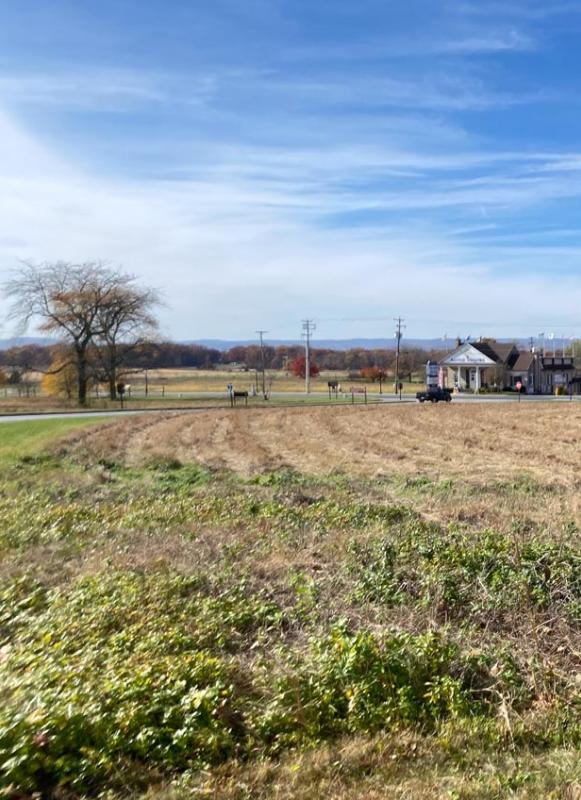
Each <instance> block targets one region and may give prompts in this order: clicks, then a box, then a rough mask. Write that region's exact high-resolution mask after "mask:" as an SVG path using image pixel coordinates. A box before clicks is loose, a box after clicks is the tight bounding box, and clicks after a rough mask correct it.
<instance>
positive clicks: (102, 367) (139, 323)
mask: <svg viewBox="0 0 581 800" xmlns="http://www.w3.org/2000/svg"><path fill="white" fill-rule="evenodd" d="M159 303H160V299H159V294H158V293H157V292H156V291H155V290H154V289H150V288H147V287H146V288H142V287H139V286H137V285H135V283H134V281H133V279H127V280H125V281H124V282H123V284H121V283H120V285H119V286H118V287H117V289H116V290H115V292H113V294H112V296H111V298H110V299H109V301H108V302H107V304H106V305H104V306H102V307H101V308H100V310H99V312H98V314H97V321H98V327H99V329H100V331H101V333H99V335H98V336H97V337H96V340H95V344H96V349H95V353H96V359H97V361H98V365H99V371H100V373H101V375H102V377H103V379H104V381H106V382H107V383H108V385H109V396H110V398H111V400H115V398H116V396H117V378H118V373H119V370H120V368H121V367H123V366H124V364H126V363H127V360H128V358H129V357H130V356H131V353H132V352H133V351H134V350H135V349H136V348H137V347H139V346H140V345H142V344H144V343H145V342H146V341H150V340H151V337H152V335H153V334H154V333H155V331H156V330H157V320H156V318H155V316H154V314H153V309H154V308H155V307H156V306H158V305H159Z"/></svg>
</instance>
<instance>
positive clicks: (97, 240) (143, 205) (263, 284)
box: [0, 119, 581, 338]
mask: <svg viewBox="0 0 581 800" xmlns="http://www.w3.org/2000/svg"><path fill="white" fill-rule="evenodd" d="M7 130H9V131H11V134H10V136H11V152H10V154H7V153H3V154H2V156H1V157H0V176H1V177H0V263H1V264H2V265H3V266H5V267H9V266H13V265H14V264H15V263H16V261H17V259H18V258H37V259H56V258H64V259H71V260H76V259H86V258H91V257H95V258H97V257H100V258H105V259H110V260H112V261H114V262H117V263H119V262H120V263H122V264H124V266H125V267H126V268H128V269H130V270H134V271H135V272H137V273H138V274H139V275H140V277H141V278H142V279H143V280H145V281H147V282H149V283H152V284H156V285H162V286H163V287H164V288H165V291H166V296H167V300H168V303H169V307H170V310H169V311H168V312H166V318H165V320H164V321H165V324H166V326H167V328H166V329H167V330H168V332H169V331H171V333H173V334H174V335H176V336H179V337H184V338H186V337H195V336H202V335H205V336H212V335H213V336H224V335H233V336H236V335H240V336H242V335H246V334H247V331H249V330H253V328H254V327H255V322H256V319H257V318H260V319H261V321H262V322H263V323H264V324H265V325H268V326H269V327H270V328H271V329H272V330H273V331H277V335H280V336H292V335H294V333H295V331H294V329H293V327H292V322H293V320H295V319H296V320H299V319H300V318H301V316H302V315H304V314H305V313H309V314H313V315H315V316H323V317H324V316H326V317H330V316H332V317H340V316H351V317H353V316H361V317H365V316H379V315H382V314H385V313H386V309H390V308H392V307H393V309H394V310H397V309H402V310H403V311H405V312H406V313H408V312H407V311H406V309H412V310H413V314H414V315H415V316H416V318H417V322H416V323H415V325H416V329H417V331H418V335H419V334H420V333H425V334H428V333H431V332H432V329H431V328H430V325H429V324H428V323H425V324H424V327H423V329H422V327H421V325H422V323H421V321H420V320H421V317H422V316H423V317H424V318H425V319H427V320H428V319H431V318H433V316H434V310H433V309H434V308H437V309H438V313H437V316H438V318H442V319H448V320H450V321H451V322H453V320H454V319H458V315H457V308H458V304H459V303H462V304H463V305H465V303H466V301H467V299H468V298H470V314H469V315H468V316H473V317H474V318H477V319H488V318H490V317H491V316H492V317H494V319H493V320H492V321H491V324H492V323H493V322H494V321H496V322H497V323H498V324H501V323H502V320H503V319H504V318H505V317H506V316H507V315H508V314H512V313H513V309H514V297H515V296H518V298H519V304H520V305H521V306H522V307H524V306H526V307H527V308H528V309H529V311H528V314H529V315H530V319H531V324H534V320H535V319H539V318H540V317H541V316H542V315H543V314H544V315H545V316H546V307H547V304H549V305H550V304H552V303H554V304H555V307H558V308H559V309H560V310H563V297H564V296H565V297H566V298H567V300H566V308H570V309H574V308H575V307H577V305H578V303H579V302H580V301H581V288H580V287H577V285H576V283H577V282H576V280H574V279H573V278H567V277H566V275H565V276H564V277H563V278H562V280H561V281H560V282H559V285H558V286H557V285H556V284H555V281H554V280H553V279H552V278H551V277H550V276H547V275H543V274H542V267H544V266H545V265H546V262H547V260H550V259H551V258H552V257H553V255H554V256H556V257H557V258H558V259H559V261H560V262H561V263H565V264H566V265H569V264H571V263H572V262H573V260H574V259H575V258H578V257H579V256H580V255H581V247H580V248H577V247H575V246H574V245H571V246H570V247H568V248H563V247H559V248H554V249H553V248H551V247H549V246H547V247H544V248H542V249H541V250H538V249H536V248H523V247H522V246H515V247H509V246H500V245H496V246H494V245H491V244H490V243H489V244H488V245H486V243H485V241H486V240H485V239H482V238H481V239H480V241H479V246H475V245H474V244H472V243H471V241H470V240H468V241H467V240H466V237H459V236H457V235H454V234H453V232H452V229H451V228H450V229H449V230H448V231H446V228H445V227H444V228H442V227H441V226H439V225H437V224H435V222H433V221H432V222H430V223H428V222H427V221H424V222H423V223H422V222H418V221H417V220H416V223H415V225H416V228H415V229H413V230H412V228H411V225H410V223H409V222H405V221H404V222H403V223H401V222H396V220H395V219H391V220H389V217H388V218H387V220H386V222H385V224H371V223H367V224H365V225H362V226H359V227H351V226H344V227H342V228H336V227H329V226H321V225H320V224H319V222H320V219H321V217H323V216H325V215H328V214H332V213H351V212H353V211H354V210H356V209H360V208H373V207H375V208H377V209H381V210H383V211H387V212H398V213H401V211H402V209H407V210H408V211H418V210H422V209H427V208H432V209H433V208H440V207H456V208H463V209H464V210H466V209H472V208H476V206H477V205H478V204H479V203H484V204H487V206H488V207H491V208H500V207H502V206H503V205H507V204H515V203H532V202H535V201H536V200H535V198H537V200H538V196H539V194H543V195H544V194H545V193H546V191H550V192H554V193H557V192H558V191H559V184H560V181H559V180H555V181H554V180H553V178H552V176H551V177H550V178H548V180H547V181H544V179H543V178H539V179H538V180H536V179H535V180H533V181H526V182H525V183H524V184H523V185H520V186H519V184H518V180H516V179H514V182H511V180H510V179H509V178H507V177H504V178H503V179H502V180H500V179H495V178H493V177H491V178H490V181H489V183H487V182H486V181H485V180H483V181H481V182H479V181H474V180H470V179H468V178H467V179H466V180H465V181H464V182H457V184H456V185H453V186H452V187H451V188H450V187H448V188H446V187H445V186H443V185H442V186H438V185H437V183H438V181H437V180H436V181H435V185H434V187H433V188H431V189H430V188H429V185H425V186H424V187H423V188H422V189H418V190H414V191H404V190H402V189H400V190H399V191H398V190H395V189H393V188H389V187H383V188H381V187H380V188H377V187H374V188H370V189H365V190H364V191H363V192H362V191H361V189H358V190H357V191H354V190H352V189H349V188H348V187H343V188H338V187H337V185H336V184H335V183H334V182H333V181H332V180H331V173H332V172H333V167H332V165H333V163H335V164H337V163H338V159H340V158H341V157H342V158H344V157H345V154H344V153H343V154H339V153H336V154H335V155H334V158H335V162H333V158H329V161H328V164H327V165H326V166H325V168H324V169H323V170H322V171H319V172H318V173H317V175H316V177H315V178H314V179H313V180H312V182H310V183H309V182H308V181H307V180H306V174H307V173H308V171H309V169H310V167H311V166H313V165H314V162H315V157H316V153H310V154H308V157H306V156H305V157H304V160H303V161H297V160H295V161H294V162H293V160H292V159H291V158H289V156H288V154H287V156H286V158H285V159H281V160H284V161H285V164H284V165H283V166H284V171H283V173H279V174H278V175H277V176H275V177H272V176H271V178H269V179H268V180H266V179H257V178H256V177H255V176H252V175H248V173H247V172H245V169H244V163H245V162H246V161H247V159H248V157H249V154H248V153H241V154H239V157H240V163H239V165H238V168H237V169H236V167H235V165H234V164H233V163H230V164H229V167H228V169H227V170H226V171H225V172H224V173H221V174H220V173H218V174H216V173H213V174H212V175H211V176H210V175H206V176H204V175H198V176H197V177H196V178H190V179H188V180H181V181H156V180H146V181H143V180H142V181H134V180H128V179H121V178H118V177H114V176H110V177H108V178H103V177H101V178H99V179H97V178H95V177H92V176H90V175H87V174H85V173H83V172H82V171H80V170H78V169H77V170H75V169H73V168H71V167H70V166H69V165H67V164H63V162H62V160H61V159H60V157H52V156H51V154H50V152H47V151H46V149H45V148H43V147H42V146H41V145H40V144H39V143H35V141H34V137H31V136H30V134H29V133H27V132H25V131H22V130H20V128H19V126H18V125H17V124H15V123H14V122H9V121H6V119H5V120H4V123H3V125H2V131H0V132H4V131H7ZM321 155H322V154H321V153H319V156H321ZM270 156H271V158H272V154H270ZM351 157H352V158H354V157H356V153H352V154H351ZM499 157H501V156H499ZM252 158H253V159H254V160H255V161H256V162H257V163H258V162H259V161H260V153H259V152H258V151H256V152H254V153H253V154H252ZM476 158H477V156H476ZM480 158H481V160H480V161H479V162H478V163H480V164H482V163H483V158H484V156H481V157H480ZM410 159H411V154H410ZM11 161H12V162H13V163H19V164H23V163H24V162H27V163H28V167H29V169H28V171H27V172H26V173H21V172H20V170H17V171H16V172H14V171H10V170H9V169H8V165H9V163H10V162H11ZM271 163H272V160H271V162H269V163H267V164H266V165H264V170H265V174H267V173H268V172H269V170H270V164H271ZM434 163H435V164H437V163H438V162H437V159H436V160H435V162H434ZM424 166H425V165H424ZM279 167H281V165H280V164H279ZM437 169H438V167H436V171H437ZM293 175H294V178H293ZM573 190H575V191H576V192H577V193H578V194H581V186H580V185H575V187H573V186H571V187H570V188H569V190H568V191H571V192H572V191H573ZM475 235H476V236H480V237H481V236H482V234H481V233H476V234H475ZM525 264H526V265H527V269H528V275H527V280H526V281H524V282H523V281H522V279H521V278H520V277H519V276H518V275H516V274H515V273H516V272H517V271H519V270H521V269H522V268H523V267H524V265H525ZM418 286H421V287H422V291H421V292H420V293H418V291H417V287H418ZM490 309H493V312H492V311H491V310H490ZM389 313H390V312H388V314H389ZM571 313H572V312H571ZM464 316H466V314H465V315H464ZM523 324H524V323H523ZM372 327H373V326H367V327H365V330H366V332H368V333H370V334H371V335H373V330H372ZM432 328H433V325H432ZM376 332H377V333H379V330H378V331H376ZM341 333H344V326H342V325H339V324H336V325H335V326H334V327H333V325H332V324H331V323H328V325H327V328H326V335H327V334H328V335H329V336H331V335H340V334H341Z"/></svg>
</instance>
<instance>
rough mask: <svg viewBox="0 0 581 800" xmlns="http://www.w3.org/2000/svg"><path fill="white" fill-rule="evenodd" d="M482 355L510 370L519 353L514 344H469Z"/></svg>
mask: <svg viewBox="0 0 581 800" xmlns="http://www.w3.org/2000/svg"><path fill="white" fill-rule="evenodd" d="M470 344H471V345H472V347H475V348H476V349H477V350H479V351H480V352H481V353H482V354H483V355H485V356H488V358H491V359H492V360H493V361H494V362H496V363H497V364H506V365H507V366H508V367H510V368H511V369H512V368H513V364H514V363H515V362H516V360H517V359H518V357H519V352H518V350H517V349H516V347H515V345H514V344H511V343H510V342H509V343H508V344H505V343H500V342H471V343H470Z"/></svg>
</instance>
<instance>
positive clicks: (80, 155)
mask: <svg viewBox="0 0 581 800" xmlns="http://www.w3.org/2000/svg"><path fill="white" fill-rule="evenodd" d="M0 12H1V13H0V141H1V142H2V145H3V146H2V148H1V149H0V211H1V213H0V269H1V270H2V271H3V270H8V269H10V268H13V267H14V266H16V265H17V264H18V260H19V259H35V260H54V259H65V260H71V261H77V260H89V259H97V258H99V259H104V260H108V261H110V262H112V263H114V264H120V265H122V266H124V267H125V268H126V269H127V270H129V271H131V272H134V273H136V274H137V275H138V276H139V277H140V278H141V279H142V280H143V281H144V282H147V283H149V284H153V285H156V286H159V287H160V288H162V289H163V291H164V293H165V298H166V304H167V306H166V308H165V309H164V311H163V313H162V323H163V329H164V332H165V333H166V334H168V335H171V336H174V337H176V338H200V337H216V338H236V337H238V338H249V337H251V336H252V333H253V331H254V330H255V329H256V328H265V329H268V330H269V331H270V335H271V336H272V337H273V338H291V337H294V336H296V335H297V333H298V331H299V328H300V320H301V318H303V317H306V316H309V317H314V318H316V319H317V320H318V332H319V334H320V335H321V337H323V338H333V337H334V338H347V337H352V336H385V335H386V334H389V333H391V329H392V317H393V316H394V315H398V314H401V315H402V316H404V317H405V318H406V320H407V326H408V327H407V333H408V334H409V335H410V336H414V337H421V336H441V335H443V334H444V333H447V334H448V335H449V336H454V335H456V334H461V335H467V334H471V335H472V336H477V335H480V334H494V333H497V334H499V335H527V336H528V335H535V334H536V333H538V332H539V331H541V330H546V331H554V332H555V333H556V334H557V335H561V334H565V335H573V334H576V335H579V336H581V274H580V273H581V270H580V266H579V265H580V264H581V260H580V259H581V227H580V219H581V216H580V214H581V88H580V87H579V81H578V76H579V74H580V70H581V48H580V47H579V41H580V37H581V2H566V0H564V1H563V2H559V0H553V2H551V3H549V2H545V3H539V2H536V1H535V0H526V1H525V0H507V1H506V2H476V0H466V2H446V0H442V1H441V2H437V3H435V2H431V3H428V2H425V1H424V0H407V1H406V2H399V0H394V2H385V0H360V1H359V2H353V1H350V2H347V1H346V0H333V2H330V1H328V0H317V1H316V2H313V0H311V1H310V2H308V1H307V0H294V1H293V0H245V2H240V0H213V2H195V1H194V0H189V1H186V0H165V1H164V2H162V0H115V1H113V0H100V1H99V2H98V3H96V2H90V1H89V0H20V2H18V3H13V2H8V0H0ZM0 309H1V306H0ZM9 333H10V328H9V326H8V324H7V323H4V322H0V335H9Z"/></svg>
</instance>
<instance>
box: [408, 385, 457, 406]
mask: <svg viewBox="0 0 581 800" xmlns="http://www.w3.org/2000/svg"><path fill="white" fill-rule="evenodd" d="M416 400H418V401H419V402H420V403H425V402H426V400H428V401H429V402H430V403H439V402H440V400H441V401H442V402H443V403H449V402H450V401H451V400H452V392H451V391H450V389H440V387H439V386H438V387H436V388H435V389H426V390H425V391H423V392H416Z"/></svg>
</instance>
